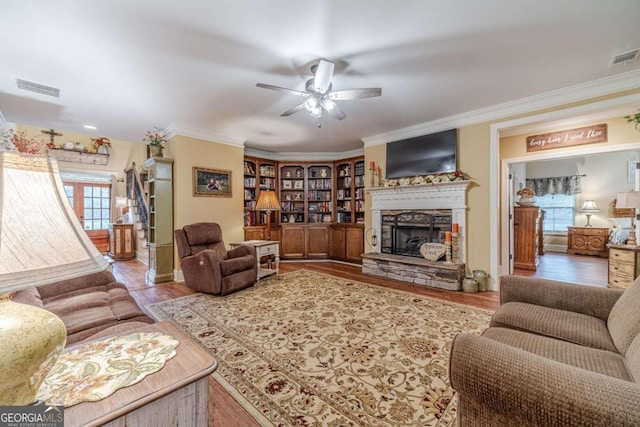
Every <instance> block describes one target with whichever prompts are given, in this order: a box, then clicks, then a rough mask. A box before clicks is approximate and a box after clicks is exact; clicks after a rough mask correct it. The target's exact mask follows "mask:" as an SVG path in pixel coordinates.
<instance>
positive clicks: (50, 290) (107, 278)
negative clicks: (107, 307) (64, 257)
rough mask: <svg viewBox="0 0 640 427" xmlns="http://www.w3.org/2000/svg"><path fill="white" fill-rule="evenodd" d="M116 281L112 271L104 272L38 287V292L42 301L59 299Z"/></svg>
mask: <svg viewBox="0 0 640 427" xmlns="http://www.w3.org/2000/svg"><path fill="white" fill-rule="evenodd" d="M115 281H116V279H115V277H114V276H113V274H112V273H111V272H110V271H107V270H103V271H100V272H98V273H92V274H87V275H85V276H80V277H75V278H73V279H68V280H61V281H59V282H55V283H50V284H48V285H42V286H38V292H39V293H40V297H41V298H42V300H46V299H48V298H54V297H59V296H61V295H64V294H68V293H71V292H75V291H78V290H81V289H87V288H94V287H96V286H104V285H108V284H109V283H113V282H115Z"/></svg>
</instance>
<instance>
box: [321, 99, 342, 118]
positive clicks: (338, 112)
mask: <svg viewBox="0 0 640 427" xmlns="http://www.w3.org/2000/svg"><path fill="white" fill-rule="evenodd" d="M322 108H324V110H325V111H326V112H327V113H329V114H331V116H332V117H333V118H334V119H336V120H342V119H346V118H347V115H346V114H345V112H344V111H342V109H341V108H340V107H338V104H336V103H335V102H333V101H331V100H329V99H325V100H324V101H322Z"/></svg>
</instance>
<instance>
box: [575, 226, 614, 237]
mask: <svg viewBox="0 0 640 427" xmlns="http://www.w3.org/2000/svg"><path fill="white" fill-rule="evenodd" d="M568 229H569V234H572V235H581V236H608V235H609V229H608V228H597V227H568Z"/></svg>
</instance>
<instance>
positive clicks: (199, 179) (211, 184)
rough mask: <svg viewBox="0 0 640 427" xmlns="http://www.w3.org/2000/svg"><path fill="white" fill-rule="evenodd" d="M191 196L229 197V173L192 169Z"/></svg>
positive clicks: (195, 167)
mask: <svg viewBox="0 0 640 427" xmlns="http://www.w3.org/2000/svg"><path fill="white" fill-rule="evenodd" d="M193 195H194V196H197V197H231V171H226V170H218V169H206V168H199V167H197V166H194V167H193Z"/></svg>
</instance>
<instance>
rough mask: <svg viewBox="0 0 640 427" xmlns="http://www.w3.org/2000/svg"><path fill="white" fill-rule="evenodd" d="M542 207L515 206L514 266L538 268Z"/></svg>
mask: <svg viewBox="0 0 640 427" xmlns="http://www.w3.org/2000/svg"><path fill="white" fill-rule="evenodd" d="M539 220H540V208H539V207H537V206H530V207H514V208H513V243H514V254H513V266H514V267H515V268H519V269H522V270H533V271H536V269H537V268H538V230H539V228H540V227H539Z"/></svg>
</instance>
